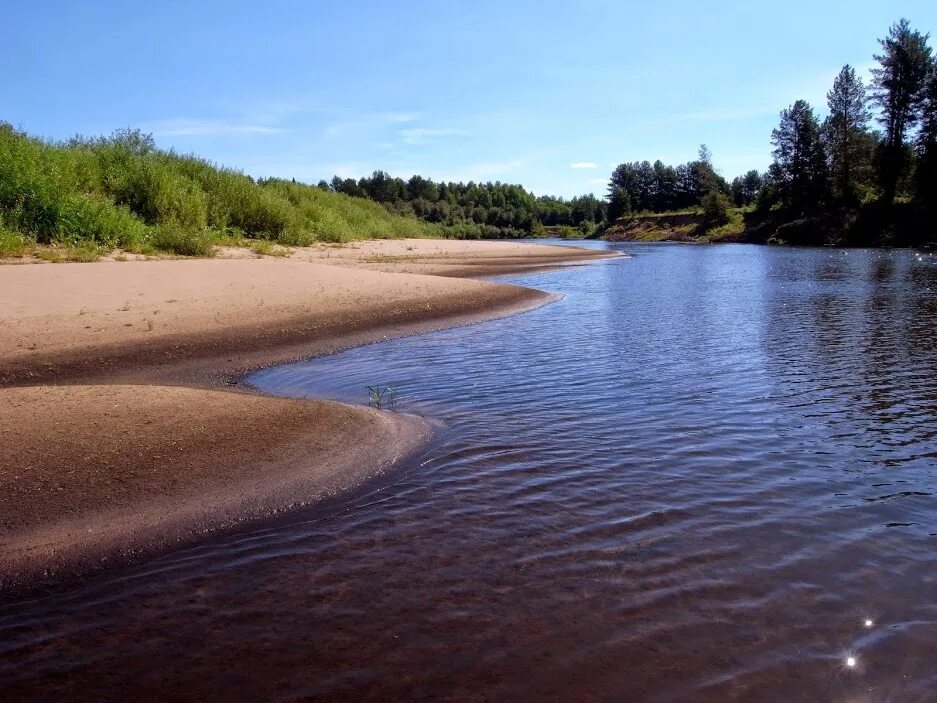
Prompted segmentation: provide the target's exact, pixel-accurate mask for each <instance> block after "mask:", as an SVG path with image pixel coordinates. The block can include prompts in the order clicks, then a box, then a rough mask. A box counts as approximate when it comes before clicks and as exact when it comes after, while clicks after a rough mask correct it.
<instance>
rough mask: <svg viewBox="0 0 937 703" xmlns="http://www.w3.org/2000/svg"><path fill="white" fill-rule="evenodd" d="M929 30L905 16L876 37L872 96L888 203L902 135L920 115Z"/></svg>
mask: <svg viewBox="0 0 937 703" xmlns="http://www.w3.org/2000/svg"><path fill="white" fill-rule="evenodd" d="M929 36H930V35H929V34H921V33H920V32H917V31H913V30H912V29H911V25H910V24H909V23H908V20H906V19H901V20H899V21H898V22H896V23H895V24H893V25H892V26H891V28H890V29H889V31H888V36H887V37H885V38H884V39H880V40H879V43H880V44H881V45H882V53H881V54H880V55H876V56H875V60H876V61H878V62H879V67H878V68H874V69H872V76H873V81H872V86H873V92H872V97H873V98H874V100H875V102H876V103H877V104H878V106H879V108H880V109H881V117H880V118H879V119H880V121H881V123H882V126H883V127H884V128H885V135H884V136H885V142H884V144H883V151H882V158H881V186H882V199H883V200H884V201H885V202H886V203H888V204H891V203H892V202H893V201H894V199H895V194H896V192H897V188H898V180H899V179H900V178H901V175H902V172H903V170H904V167H905V139H906V137H907V135H908V132H909V131H910V130H911V129H912V128H913V127H914V125H915V124H916V123H917V121H918V119H919V117H920V109H921V105H922V103H923V101H924V88H925V85H926V81H927V76H928V74H929V73H930V67H931V49H930V47H929V46H928V45H927V40H928V38H929Z"/></svg>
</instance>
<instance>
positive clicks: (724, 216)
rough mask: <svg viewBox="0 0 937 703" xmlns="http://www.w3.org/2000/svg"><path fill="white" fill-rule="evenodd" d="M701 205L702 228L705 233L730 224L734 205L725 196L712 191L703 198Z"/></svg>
mask: <svg viewBox="0 0 937 703" xmlns="http://www.w3.org/2000/svg"><path fill="white" fill-rule="evenodd" d="M700 205H702V208H703V221H702V228H703V230H704V231H708V230H710V229H714V228H716V227H720V226H722V225H724V224H726V223H728V222H729V210H730V209H731V207H732V203H731V202H730V200H729V198H728V197H727V196H726V195H725V194H723V193H720V192H717V191H710V192H709V193H707V194H706V195H704V196H703V199H702V201H700Z"/></svg>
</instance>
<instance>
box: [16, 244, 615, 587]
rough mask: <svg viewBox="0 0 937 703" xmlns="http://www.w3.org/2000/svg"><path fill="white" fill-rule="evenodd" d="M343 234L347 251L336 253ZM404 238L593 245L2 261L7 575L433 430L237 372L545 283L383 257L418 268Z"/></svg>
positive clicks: (118, 546) (197, 518) (168, 537)
mask: <svg viewBox="0 0 937 703" xmlns="http://www.w3.org/2000/svg"><path fill="white" fill-rule="evenodd" d="M333 251H334V252H338V251H342V252H343V254H342V255H341V256H336V257H335V260H334V261H332V260H331V259H332V257H331V254H332V252H333ZM401 251H403V252H407V253H408V255H413V256H417V255H419V256H425V257H433V258H432V262H430V263H426V262H423V263H420V264H419V265H420V266H425V267H435V269H436V272H437V273H439V272H443V273H452V271H453V270H455V269H456V268H459V269H461V270H466V268H467V267H468V268H469V269H471V270H472V271H474V272H476V273H486V274H490V273H497V272H507V271H517V270H524V269H525V268H542V267H544V266H555V265H557V264H559V263H563V262H565V261H567V260H572V261H581V260H585V259H589V258H595V257H596V253H593V252H586V251H584V250H575V249H568V248H561V247H543V246H531V245H523V244H503V243H474V242H473V243H465V242H455V243H450V242H435V241H423V240H404V241H402V242H401V241H387V242H367V243H363V244H360V245H358V246H355V247H354V248H351V247H349V248H348V249H347V250H346V249H345V248H344V247H343V248H341V249H338V248H332V247H314V248H309V249H308V250H300V251H297V252H295V253H294V254H293V256H292V257H291V258H262V259H259V258H253V259H236V260H219V259H207V260H171V261H166V260H161V261H137V262H99V263H93V264H57V265H35V266H32V265H30V266H6V267H2V268H0V311H2V312H0V315H2V317H0V578H2V579H3V581H2V584H3V585H4V586H10V585H13V586H17V585H23V584H24V583H25V584H28V583H29V582H30V579H31V578H32V577H33V576H34V575H35V574H36V573H37V572H39V571H45V570H48V569H54V570H55V572H56V573H57V574H59V575H61V573H63V572H66V573H67V572H68V571H79V572H80V571H83V570H84V569H87V568H89V567H93V566H94V565H95V564H96V563H98V561H99V560H100V559H101V558H102V557H108V558H109V560H110V561H113V557H121V556H127V555H129V554H131V553H141V552H147V551H154V550H158V549H162V548H165V547H167V546H170V545H172V544H175V543H178V542H179V541H182V540H186V539H189V538H191V536H192V535H194V534H198V533H201V532H203V531H205V530H208V529H215V528H218V527H221V526H224V525H228V524H232V523H234V522H238V521H240V520H243V519H247V518H250V517H255V516H259V515H264V514H269V513H270V512H272V511H275V510H278V509H282V508H285V507H289V506H292V505H298V504H304V503H308V502H311V501H315V500H318V499H320V498H322V497H323V496H326V495H331V494H333V493H335V492H337V491H340V490H344V489H347V488H349V487H352V486H354V485H357V484H359V483H360V482H361V481H363V480H365V479H366V478H368V477H370V476H373V475H374V474H375V473H378V472H380V471H382V470H384V469H386V468H387V467H388V466H390V465H391V464H393V463H394V462H395V461H398V460H400V459H401V458H402V457H404V456H406V455H407V454H408V453H411V452H413V451H415V450H416V449H417V448H418V447H419V446H420V445H421V443H422V442H424V441H425V440H426V438H427V437H428V430H427V426H426V425H425V423H423V422H422V421H421V420H419V419H417V418H414V417H409V416H404V415H399V414H393V415H392V414H387V413H381V412H378V411H373V410H369V409H367V408H358V407H350V406H345V405H341V404H338V403H330V402H325V401H295V400H287V399H281V398H270V397H265V396H260V395H257V394H253V393H247V392H238V391H237V390H232V389H230V388H228V387H227V386H226V384H230V383H232V382H233V379H235V378H236V377H237V376H239V375H240V374H243V373H244V372H246V371H248V370H250V369H253V368H257V367H259V366H262V365H265V364H272V363H278V362H281V361H285V360H288V359H294V358H301V357H305V356H312V355H316V354H321V353H327V352H332V351H336V350H339V349H342V348H347V347H350V346H354V345H357V344H362V343H366V342H371V341H375V340H379V339H384V338H388V337H391V336H400V335H404V334H412V333H415V332H421V331H428V330H431V329H439V328H441V327H446V326H451V325H455V324H462V323H467V322H472V321H476V320H479V319H484V318H488V317H493V316H497V315H503V314H509V313H511V312H515V311H518V310H522V309H527V308H530V307H533V306H536V305H539V304H542V303H544V302H547V301H548V300H549V299H550V297H549V296H548V295H546V294H544V293H541V292H539V291H534V290H530V289H526V288H520V287H517V286H509V285H504V284H499V283H492V282H488V281H477V280H464V279H457V278H442V277H438V276H426V275H416V274H411V273H391V272H388V271H392V270H394V269H395V268H400V267H404V266H410V265H416V264H415V263H414V262H413V260H412V259H407V260H406V261H405V262H401V261H399V260H397V259H395V258H393V257H401V256H404V254H400V253H399V252H401ZM528 251H529V258H528V259H525V252H528ZM413 252H417V254H413ZM599 256H601V254H599ZM447 257H450V258H447ZM325 260H329V263H321V262H323V261H325ZM314 261H318V262H320V263H313V262H314ZM376 261H379V263H375V262H376ZM335 264H338V265H335ZM375 267H380V268H382V269H384V270H383V271H376V270H368V269H372V268H375ZM63 383H69V384H71V383H81V384H82V385H61V384H63ZM53 384H54V385H53ZM183 385H185V386H194V387H182V386H183ZM219 388H225V390H220V389H219Z"/></svg>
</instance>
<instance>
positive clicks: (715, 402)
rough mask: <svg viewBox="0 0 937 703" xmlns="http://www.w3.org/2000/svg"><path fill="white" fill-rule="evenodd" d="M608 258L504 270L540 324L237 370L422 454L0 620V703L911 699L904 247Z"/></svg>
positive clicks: (912, 331)
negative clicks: (341, 410) (402, 439)
mask: <svg viewBox="0 0 937 703" xmlns="http://www.w3.org/2000/svg"><path fill="white" fill-rule="evenodd" d="M596 246H613V245H604V244H601V243H597V244H596ZM614 246H616V247H619V248H622V249H624V250H626V251H628V252H629V253H631V254H633V255H634V257H633V258H630V259H619V260H608V261H603V262H599V263H597V264H594V265H591V266H589V267H585V268H582V267H577V268H573V269H562V270H559V271H555V272H551V273H547V274H538V275H535V276H526V277H515V278H513V279H510V280H512V281H516V282H518V283H523V284H527V285H532V286H536V287H540V288H544V289H547V290H551V291H556V292H559V293H563V294H564V296H565V297H564V298H563V299H562V300H561V301H560V302H558V303H555V304H552V305H549V306H546V307H544V308H540V309H538V310H535V311H532V312H529V313H526V314H523V315H520V316H516V317H513V318H508V319H504V320H498V321H493V322H489V323H485V324H481V325H476V326H471V327H465V328H459V329H453V330H448V331H444V332H439V333H435V334H431V335H426V336H422V337H415V338H409V339H402V340H396V341H392V342H387V343H381V344H377V345H373V346H369V347H363V348H359V349H355V350H351V351H349V352H346V353H343V354H340V355H337V356H334V357H328V358H322V359H314V360H311V361H307V362H301V363H297V364H292V365H288V366H282V367H278V368H273V369H268V370H265V371H263V372H260V373H258V374H255V375H254V376H253V377H252V378H251V379H250V382H251V383H253V384H255V385H257V386H258V387H260V388H262V389H264V390H266V391H268V392H271V393H275V394H282V395H290V396H297V397H306V396H309V397H321V396H325V397H331V398H337V399H342V400H351V401H357V402H362V401H366V398H367V396H366V393H365V390H364V389H365V386H367V385H371V384H374V383H379V384H381V385H390V386H393V387H394V388H395V389H397V391H398V401H397V406H396V410H397V411H401V412H410V413H416V414H419V415H422V416H425V417H427V418H429V419H431V420H432V421H433V422H436V423H438V426H439V431H438V434H437V438H436V440H435V441H434V443H433V444H432V445H431V446H430V447H429V448H428V449H427V451H426V452H425V454H424V455H422V456H421V457H419V458H418V459H417V460H415V461H414V462H413V463H412V464H411V465H409V466H406V467H404V468H402V469H400V470H399V471H396V472H395V473H394V474H393V475H390V476H385V477H383V478H382V479H379V481H378V482H376V483H374V484H370V485H368V486H366V487H364V488H363V489H362V490H360V491H358V492H357V493H355V494H351V495H346V496H343V497H340V498H337V499H335V500H334V501H332V502H330V503H328V504H323V505H319V506H315V507H312V508H310V509H308V510H304V511H302V512H297V513H293V514H290V515H286V516H282V517H279V518H277V519H275V520H272V521H270V522H267V523H264V524H259V525H254V526H252V527H248V528H246V529H244V530H242V531H240V532H237V533H235V534H229V535H224V536H217V537H215V538H212V539H209V540H207V541H206V542H205V543H204V544H201V545H199V546H197V547H194V548H190V549H185V550H181V551H179V552H176V553H173V554H169V555H166V556H164V557H162V558H159V559H155V560H152V561H149V562H147V563H144V564H140V565H138V566H136V567H133V568H130V569H126V570H122V571H120V572H114V573H109V574H102V575H100V576H99V577H95V578H94V579H91V580H89V581H88V582H87V583H85V584H84V585H83V586H81V587H80V588H78V589H73V590H70V591H68V592H65V593H54V594H50V595H48V596H43V597H38V598H34V599H32V600H30V601H26V602H18V603H10V604H6V605H3V606H2V607H0V654H2V657H0V689H2V690H3V691H5V692H6V694H7V695H5V696H4V698H9V699H11V700H12V699H15V698H22V697H34V698H42V697H45V698H48V699H50V700H51V699H56V700H60V699H63V698H71V699H84V700H87V699H89V698H91V699H98V700H101V699H115V700H116V699H127V698H132V699H135V700H145V699H150V698H152V699H157V698H158V699H163V700H164V699H167V698H190V699H217V700H232V699H241V700H256V699H258V698H263V699H268V700H297V699H313V700H320V699H321V700H339V699H355V700H359V699H368V700H389V699H411V698H416V699H425V700H517V699H544V698H545V699H550V700H564V701H567V700H583V701H586V700H589V701H593V700H609V701H612V700H614V701H620V700H635V701H639V700H640V701H645V700H646V701H684V700H712V701H725V700H746V701H747V700H759V701H790V700H803V701H812V700H816V701H821V700H822V701H829V700H849V701H865V700H902V701H926V700H937V694H935V691H937V668H935V666H934V664H933V652H934V650H935V648H937V536H935V535H937V500H935V494H937V477H935V470H937V373H935V369H937V335H935V322H937V260H935V257H933V256H932V255H930V254H926V253H920V252H911V251H855V250H853V251H827V250H817V249H781V248H768V247H754V246H749V247H746V246H735V245H726V246H719V247H702V246H681V245H637V244H630V245H629V244H622V245H614ZM867 619H868V620H871V621H872V625H871V626H870V627H867V626H866V623H865V621H866V620H867ZM847 656H854V657H855V658H856V661H857V664H856V666H855V667H852V668H850V667H847V666H846V665H845V660H846V657H847Z"/></svg>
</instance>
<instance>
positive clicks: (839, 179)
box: [823, 64, 870, 203]
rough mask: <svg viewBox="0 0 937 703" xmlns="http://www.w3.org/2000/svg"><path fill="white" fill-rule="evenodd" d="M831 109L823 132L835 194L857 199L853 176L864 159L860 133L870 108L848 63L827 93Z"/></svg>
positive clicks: (863, 87) (865, 129) (858, 80)
mask: <svg viewBox="0 0 937 703" xmlns="http://www.w3.org/2000/svg"><path fill="white" fill-rule="evenodd" d="M826 102H827V105H828V106H829V109H830V114H829V117H827V118H826V122H825V123H824V129H823V134H824V137H825V138H826V143H827V145H828V148H827V151H828V154H829V157H830V171H831V175H832V181H833V184H834V186H835V188H836V195H837V197H839V198H840V199H842V200H843V201H846V202H850V203H853V202H855V201H856V199H857V196H856V192H857V189H856V176H857V172H858V171H859V169H860V164H861V163H863V162H865V159H864V156H865V149H864V146H865V144H866V143H867V141H866V140H865V139H863V135H864V134H865V133H866V131H867V129H868V123H869V117H870V114H869V110H868V108H867V107H866V99H865V86H864V85H863V84H862V79H861V78H859V77H858V76H857V75H856V72H855V70H853V68H852V66H850V65H849V64H847V65H845V66H843V69H842V70H841V71H840V72H839V75H838V76H836V80H834V81H833V89H832V90H830V92H828V93H827V94H826Z"/></svg>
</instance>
